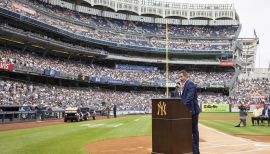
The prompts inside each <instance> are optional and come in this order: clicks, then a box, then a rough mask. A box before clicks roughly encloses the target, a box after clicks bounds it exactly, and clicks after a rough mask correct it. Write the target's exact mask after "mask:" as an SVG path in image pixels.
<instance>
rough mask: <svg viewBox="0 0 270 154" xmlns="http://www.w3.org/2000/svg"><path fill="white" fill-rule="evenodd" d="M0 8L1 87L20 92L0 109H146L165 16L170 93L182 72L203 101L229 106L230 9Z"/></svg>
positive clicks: (232, 67) (160, 72)
mask: <svg viewBox="0 0 270 154" xmlns="http://www.w3.org/2000/svg"><path fill="white" fill-rule="evenodd" d="M0 6H1V7H0V18H1V23H0V24H1V25H0V31H1V35H0V42H1V48H0V49H1V61H0V62H1V82H2V84H3V85H5V86H4V87H8V88H6V89H7V90H8V91H10V90H9V89H10V87H12V86H13V87H16V88H15V90H14V91H16V90H17V91H20V90H22V89H21V88H18V87H21V86H22V87H27V88H26V89H25V90H22V91H23V92H20V94H18V95H17V97H15V96H13V93H11V92H7V93H5V96H4V97H2V98H4V99H1V104H18V105H22V104H32V105H40V104H46V105H53V106H58V107H61V108H65V107H67V106H72V105H73V106H85V105H90V106H92V107H93V108H96V109H99V110H101V109H102V106H103V104H104V102H108V103H110V104H113V103H115V104H118V105H119V106H118V107H119V109H120V110H123V111H127V110H128V111H130V110H133V111H142V110H143V111H145V110H147V111H149V110H150V108H151V106H150V103H149V100H150V98H152V97H164V91H165V90H164V89H165V62H166V61H165V51H166V49H165V47H166V26H165V22H166V19H165V18H168V24H169V27H168V31H169V43H168V48H169V50H168V52H169V64H170V78H169V80H170V82H169V86H170V87H171V90H172V89H173V88H174V87H175V83H176V81H177V80H178V72H179V70H181V69H186V70H188V72H190V76H191V79H192V80H194V81H195V82H196V83H197V87H198V91H199V93H201V94H202V95H203V96H202V99H203V98H204V97H207V98H208V96H207V95H209V94H210V95H213V94H214V95H216V96H218V98H221V97H222V98H223V97H224V98H223V100H219V101H218V103H221V102H223V103H231V102H230V100H229V96H228V95H229V94H230V91H231V89H233V86H234V83H235V81H236V80H237V77H238V75H239V73H240V71H241V70H242V68H243V67H244V68H246V70H247V67H245V65H242V62H243V53H242V51H243V50H244V51H245V49H243V48H242V47H243V45H246V43H242V42H241V41H242V40H240V41H237V38H238V36H239V33H240V30H241V24H240V22H239V18H238V15H237V13H236V10H235V8H234V5H233V4H186V3H183V4H182V3H170V2H168V3H167V2H163V1H150V0H149V1H144V0H140V1H136V0H84V1H82V0H76V1H71V0H70V1H60V0H39V1H33V0H16V1H7V0H4V1H2V2H1V3H0ZM254 52H255V51H254ZM244 57H245V58H246V62H247V57H248V56H244ZM248 62H249V64H251V63H252V61H248ZM253 63H254V60H253ZM248 66H249V65H248ZM35 84H37V85H35ZM10 85H12V86H10ZM3 89H5V88H3ZM34 89H35V90H34ZM15 93H16V92H15ZM22 93H23V95H22ZM48 94H50V96H48ZM65 96H68V97H65ZM211 98H213V99H211V101H212V102H211V103H217V102H216V101H215V99H216V97H212V96H211Z"/></svg>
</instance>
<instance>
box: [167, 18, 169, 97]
mask: <svg viewBox="0 0 270 154" xmlns="http://www.w3.org/2000/svg"><path fill="white" fill-rule="evenodd" d="M168 40H169V33H168V18H166V97H167V98H169V51H168V48H169V42H168Z"/></svg>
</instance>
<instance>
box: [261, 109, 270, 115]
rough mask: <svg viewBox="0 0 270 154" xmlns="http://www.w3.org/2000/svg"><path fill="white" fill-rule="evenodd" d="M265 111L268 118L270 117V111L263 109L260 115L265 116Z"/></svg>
mask: <svg viewBox="0 0 270 154" xmlns="http://www.w3.org/2000/svg"><path fill="white" fill-rule="evenodd" d="M265 110H268V117H270V109H263V111H262V115H263V116H264V115H265Z"/></svg>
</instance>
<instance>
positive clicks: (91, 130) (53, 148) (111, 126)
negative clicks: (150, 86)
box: [0, 116, 151, 154]
mask: <svg viewBox="0 0 270 154" xmlns="http://www.w3.org/2000/svg"><path fill="white" fill-rule="evenodd" d="M83 124H91V125H90V127H87V126H80V125H83ZM96 124H97V125H96ZM117 125H118V127H117ZM119 125H120V126H119ZM0 127H1V126H0ZM143 135H151V120H150V116H128V117H120V118H116V119H106V120H97V121H87V122H79V123H77V122H73V123H66V124H61V125H54V126H47V127H38V128H30V129H22V130H12V131H6V132H0V143H1V144H0V149H1V150H0V153H1V154H26V153H27V154H28V153H36V154H42V153H44V154H50V153H57V154H61V153H63V154H67V153H68V154H75V153H76V154H77V153H86V151H85V149H84V146H85V145H87V144H89V143H91V142H95V141H99V140H106V139H110V138H117V137H125V136H143Z"/></svg>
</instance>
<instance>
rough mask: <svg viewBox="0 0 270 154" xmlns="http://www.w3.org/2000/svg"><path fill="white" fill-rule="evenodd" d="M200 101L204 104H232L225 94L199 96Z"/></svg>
mask: <svg viewBox="0 0 270 154" xmlns="http://www.w3.org/2000/svg"><path fill="white" fill-rule="evenodd" d="M198 101H199V102H200V103H202V104H231V99H230V97H229V96H226V95H223V94H215V95H214V94H202V95H198Z"/></svg>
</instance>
